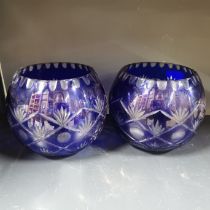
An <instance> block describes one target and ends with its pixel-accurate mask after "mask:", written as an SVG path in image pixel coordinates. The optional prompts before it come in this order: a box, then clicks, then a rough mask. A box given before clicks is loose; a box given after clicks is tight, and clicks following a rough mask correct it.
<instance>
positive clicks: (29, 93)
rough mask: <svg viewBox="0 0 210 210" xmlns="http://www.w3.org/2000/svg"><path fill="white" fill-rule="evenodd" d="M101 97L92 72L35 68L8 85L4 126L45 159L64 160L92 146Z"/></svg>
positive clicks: (65, 66)
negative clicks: (6, 118)
mask: <svg viewBox="0 0 210 210" xmlns="http://www.w3.org/2000/svg"><path fill="white" fill-rule="evenodd" d="M106 106H107V102H106V96H105V93H104V89H103V87H102V85H101V83H100V81H99V79H98V77H97V75H96V73H95V71H94V70H93V68H91V67H89V66H86V65H82V64H75V63H46V64H35V65H30V66H27V67H25V68H22V69H20V70H19V71H17V73H16V74H15V75H14V77H13V80H12V82H11V84H10V87H9V91H8V97H7V109H8V121H9V123H10V126H11V128H12V130H13V131H14V133H15V134H16V136H17V137H18V138H19V139H20V140H21V141H22V143H23V144H24V145H26V146H27V147H29V148H30V149H31V150H32V151H34V152H36V153H39V154H42V155H45V156H55V157H62V156H69V155H72V154H75V153H76V152H78V151H80V150H81V149H83V148H84V147H86V146H87V145H89V144H91V143H92V142H93V141H94V140H95V139H96V137H97V135H98V134H99V133H100V131H101V130H102V127H103V122H104V119H105V116H106Z"/></svg>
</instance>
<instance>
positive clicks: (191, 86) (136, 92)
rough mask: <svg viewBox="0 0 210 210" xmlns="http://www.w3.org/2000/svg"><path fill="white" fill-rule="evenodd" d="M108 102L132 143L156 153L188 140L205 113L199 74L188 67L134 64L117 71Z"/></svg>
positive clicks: (147, 63) (149, 63) (148, 63)
mask: <svg viewBox="0 0 210 210" xmlns="http://www.w3.org/2000/svg"><path fill="white" fill-rule="evenodd" d="M109 105H110V113H111V115H112V116H113V118H114V120H115V121H116V123H117V125H118V126H119V128H120V129H121V130H122V131H123V133H124V134H125V135H126V136H127V137H128V139H129V141H130V143H131V144H132V145H133V146H135V147H138V148H141V149H143V150H146V151H150V152H155V153H156V152H157V153H159V152H166V151H170V150H172V149H175V148H177V147H179V146H180V145H182V144H184V143H186V142H188V141H189V140H190V139H191V137H192V136H193V134H194V133H195V130H196V128H197V127H198V125H199V124H200V122H201V121H202V120H203V118H204V115H205V94H204V88H203V85H202V83H201V80H200V77H199V76H198V74H197V73H196V72H195V71H194V70H192V69H190V68H188V67H185V66H181V65H176V64H171V63H156V62H143V63H134V64H129V65H127V66H125V67H123V68H122V69H121V70H120V72H119V73H118V75H117V77H116V79H115V81H114V84H113V86H112V89H111V92H110V97H109Z"/></svg>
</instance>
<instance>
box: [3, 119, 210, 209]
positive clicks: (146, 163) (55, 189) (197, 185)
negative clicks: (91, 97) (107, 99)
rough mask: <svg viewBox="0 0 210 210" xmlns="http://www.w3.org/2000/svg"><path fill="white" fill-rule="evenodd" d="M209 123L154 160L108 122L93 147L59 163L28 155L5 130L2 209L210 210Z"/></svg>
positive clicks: (155, 156) (207, 121)
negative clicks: (184, 143) (189, 138)
mask: <svg viewBox="0 0 210 210" xmlns="http://www.w3.org/2000/svg"><path fill="white" fill-rule="evenodd" d="M3 124H4V123H3ZM209 124H210V118H206V119H205V121H204V123H203V124H202V126H201V127H200V129H199V132H198V135H197V136H196V137H194V138H193V140H192V141H191V142H190V143H188V144H187V145H185V146H183V147H181V148H180V149H177V150H174V151H172V152H169V153H166V154H161V155H152V154H148V153H145V152H143V151H140V150H137V149H135V148H133V147H131V146H129V145H128V144H126V143H124V142H123V141H122V139H120V137H119V135H118V133H117V132H116V131H115V130H114V129H113V127H112V125H111V124H110V125H109V122H108V124H107V125H106V127H105V129H104V131H103V134H102V135H101V136H100V138H99V139H98V142H96V144H95V145H94V146H91V147H88V148H87V149H85V150H83V151H82V152H80V153H78V154H77V155H74V156H72V157H69V158H66V159H60V160H50V159H46V158H44V157H41V156H39V155H36V154H33V153H31V152H29V151H27V150H25V149H24V148H23V147H22V146H20V145H19V144H17V143H15V140H14V138H12V136H11V134H10V132H9V130H8V129H7V128H6V127H5V126H3V125H1V126H0V128H1V130H4V132H3V133H2V134H1V141H0V209H1V210H58V209H60V210H99V209H100V210H112V209H113V210H118V209H119V210H136V209H138V210H139V209H143V210H182V209H183V210H188V209H189V210H209V198H210V187H209V186H210V166H209V162H210V139H209V136H210V133H209V132H208V130H209V129H208V127H209ZM2 138H3V139H2ZM12 142H13V143H12ZM102 142H103V146H99V145H100V144H101V143H102Z"/></svg>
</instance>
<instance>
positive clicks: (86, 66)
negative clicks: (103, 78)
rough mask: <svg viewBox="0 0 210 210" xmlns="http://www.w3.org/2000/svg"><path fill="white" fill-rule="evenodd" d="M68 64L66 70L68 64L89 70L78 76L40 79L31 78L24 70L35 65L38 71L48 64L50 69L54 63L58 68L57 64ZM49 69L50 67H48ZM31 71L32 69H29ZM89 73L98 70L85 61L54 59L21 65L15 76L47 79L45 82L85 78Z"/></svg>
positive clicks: (93, 73)
mask: <svg viewBox="0 0 210 210" xmlns="http://www.w3.org/2000/svg"><path fill="white" fill-rule="evenodd" d="M59 64H60V65H62V66H63V65H66V68H64V67H63V69H65V70H68V67H67V65H70V66H71V68H72V69H74V67H72V66H77V67H75V69H76V68H79V69H78V71H79V70H81V69H82V68H83V69H85V70H87V71H89V72H87V73H85V74H83V75H81V76H77V77H72V78H66V79H65V78H64V79H38V78H31V77H29V76H25V75H23V73H24V71H26V70H29V69H30V68H31V69H32V70H33V69H34V67H36V71H39V70H40V69H38V68H41V66H43V65H44V66H48V65H49V67H46V68H49V70H50V66H51V65H53V66H54V68H56V69H58V67H56V65H59ZM32 70H31V71H32ZM47 70H48V69H47ZM29 71H30V70H29ZM89 75H94V76H95V75H97V73H96V71H95V70H94V68H93V67H92V66H89V65H86V64H83V63H78V62H69V61H66V62H65V61H58V62H56V61H52V62H40V63H33V64H29V65H26V66H25V67H20V68H19V69H18V70H17V71H16V73H15V75H14V76H19V77H22V78H25V79H29V80H34V81H45V82H50V81H71V80H74V79H80V78H84V77H87V76H89Z"/></svg>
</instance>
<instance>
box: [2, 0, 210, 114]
mask: <svg viewBox="0 0 210 210" xmlns="http://www.w3.org/2000/svg"><path fill="white" fill-rule="evenodd" d="M0 28H1V30H0V61H1V62H2V66H3V71H4V74H5V79H6V84H7V86H8V84H9V81H10V80H11V77H12V75H13V73H14V72H15V71H16V70H17V68H18V67H20V66H25V65H28V64H31V63H38V62H49V61H70V62H81V63H84V64H88V65H91V66H93V67H94V68H95V69H96V71H97V72H98V74H99V76H100V78H101V80H102V82H103V85H104V87H105V89H106V91H107V92H108V90H109V88H110V85H111V83H112V81H113V79H114V77H115V75H116V73H117V71H118V70H119V69H120V68H121V67H122V66H123V65H125V64H127V63H131V62H137V61H167V62H174V63H179V64H183V65H187V66H189V67H192V68H194V69H196V70H197V71H198V73H199V74H200V76H201V78H202V80H203V83H204V86H205V89H206V95H207V103H208V114H210V1H208V0H203V1H202V0H201V1H197V0H158V1H157V0H84V1H82V0H74V1H71V0H65V1H64V0H57V1H56V0H0Z"/></svg>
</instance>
